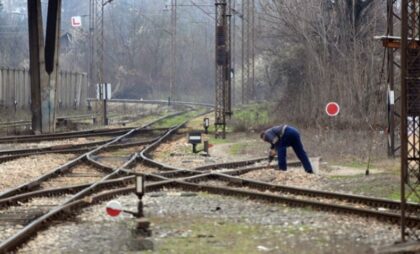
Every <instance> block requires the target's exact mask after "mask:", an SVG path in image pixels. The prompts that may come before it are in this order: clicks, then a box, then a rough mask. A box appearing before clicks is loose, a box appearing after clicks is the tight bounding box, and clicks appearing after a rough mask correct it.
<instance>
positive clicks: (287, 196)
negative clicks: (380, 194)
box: [0, 125, 420, 252]
mask: <svg viewBox="0 0 420 254" xmlns="http://www.w3.org/2000/svg"><path fill="white" fill-rule="evenodd" d="M181 126H182V125H179V126H177V127H176V128H172V129H170V130H168V131H167V132H166V133H165V134H164V135H162V136H160V137H159V138H156V139H155V140H153V141H151V142H149V143H148V144H147V145H146V144H145V145H144V149H141V150H139V151H138V152H137V153H134V155H132V156H131V157H130V158H128V159H127V160H126V161H125V162H124V164H123V165H122V166H121V167H116V165H114V164H108V163H106V161H104V160H101V159H100V158H101V156H102V157H106V152H104V147H102V148H101V149H99V150H96V151H95V152H94V153H88V154H86V155H85V157H84V158H85V159H84V161H85V162H86V163H87V164H89V165H92V166H94V167H95V168H99V169H101V171H102V172H104V173H105V175H104V176H103V177H102V178H101V180H100V181H96V182H95V183H93V184H92V183H84V184H78V185H71V186H66V187H59V186H55V187H54V188H49V189H45V190H36V188H24V190H25V191H21V192H14V193H8V194H7V195H1V194H0V197H1V199H0V209H7V208H8V207H11V206H14V205H16V204H21V203H23V202H30V201H31V200H32V199H34V198H41V197H45V196H57V195H60V196H63V195H65V194H71V195H72V196H71V198H68V199H66V200H65V201H64V202H61V205H58V206H56V207H54V208H53V209H50V210H49V211H48V212H47V213H44V214H43V215H42V216H40V217H38V218H37V219H36V220H33V221H32V222H31V223H29V224H28V225H27V226H25V227H24V228H23V229H21V230H20V232H19V233H17V234H16V235H14V236H13V237H10V238H8V239H7V240H5V241H3V242H2V243H1V244H0V252H3V251H9V250H13V249H15V248H16V247H17V246H19V245H20V244H22V242H24V241H26V240H27V239H28V238H29V237H30V236H31V235H32V234H33V233H35V232H36V231H37V230H40V229H41V228H43V227H45V226H47V225H48V222H50V221H52V220H54V219H57V218H60V216H63V215H65V216H66V217H68V216H69V215H72V214H74V213H77V212H78V211H80V209H82V208H84V207H87V206H90V205H93V204H98V203H100V202H102V201H104V200H109V199H112V198H113V197H115V196H118V195H124V194H129V193H132V192H134V187H133V186H130V185H133V183H134V179H135V177H134V175H143V176H145V178H146V181H147V182H146V191H147V192H150V191H156V190H162V189H168V188H175V189H182V190H186V191H204V192H208V193H213V194H219V195H229V196H240V197H245V198H249V199H254V200H261V201H266V202H272V203H283V204H288V205H291V206H297V207H311V208H313V209H320V210H324V211H328V212H334V213H344V214H353V215H358V216H366V217H372V218H376V219H378V220H382V221H386V222H389V223H398V222H399V220H400V215H399V206H400V203H399V202H397V201H392V200H387V199H380V198H374V197H365V196H358V195H348V194H342V193H334V192H325V191H317V190H310V189H302V188H295V187H290V186H282V185H274V184H269V183H265V182H261V181H255V180H252V179H245V178H242V177H241V175H243V174H246V173H248V172H251V171H255V170H261V169H266V168H267V166H265V165H261V162H264V160H266V159H265V158H256V159H252V160H245V161H237V162H230V163H220V164H213V165H204V166H200V167H196V168H194V169H183V168H177V167H173V166H171V165H166V164H163V163H160V162H157V161H155V160H153V159H152V158H151V153H152V152H153V151H154V150H155V149H156V147H157V146H159V144H161V143H162V142H164V141H166V140H167V139H168V138H169V137H170V135H171V134H172V133H174V132H175V131H176V130H177V129H179V128H180V127H181ZM109 147H110V144H109V146H108V148H109ZM99 151H101V152H99ZM131 152H133V151H131ZM127 153H128V154H130V152H127ZM126 155H127V154H126ZM98 158H99V159H98ZM139 164H140V165H141V166H140V167H139V168H138V169H136V170H135V168H136V165H139ZM291 164H294V165H297V164H299V163H297V162H292V163H291ZM34 186H37V185H36V184H35V185H34ZM27 187H31V186H27ZM20 190H22V189H20ZM98 191H100V192H99V193H98ZM407 209H409V210H410V211H413V212H416V213H417V214H418V213H419V211H420V206H419V205H418V204H410V205H409V206H408V207H407ZM407 222H408V223H409V224H411V225H413V226H415V227H418V228H420V217H411V218H408V219H407Z"/></svg>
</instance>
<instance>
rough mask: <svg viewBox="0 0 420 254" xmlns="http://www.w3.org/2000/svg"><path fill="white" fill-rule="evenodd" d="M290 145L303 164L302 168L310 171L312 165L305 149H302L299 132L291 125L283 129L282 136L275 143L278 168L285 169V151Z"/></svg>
mask: <svg viewBox="0 0 420 254" xmlns="http://www.w3.org/2000/svg"><path fill="white" fill-rule="evenodd" d="M289 146H291V147H292V148H293V150H294V151H295V153H296V155H297V157H298V158H299V160H300V161H301V162H302V164H303V168H304V169H305V171H306V172H308V173H312V172H313V170H312V165H311V162H310V161H309V158H308V155H306V152H305V150H304V149H303V145H302V141H301V140H300V134H299V132H298V130H296V129H295V128H293V127H290V126H287V128H286V130H285V131H284V134H283V137H282V138H281V139H280V142H278V143H277V145H276V148H277V156H278V160H279V169H280V170H287V162H286V151H287V147H289Z"/></svg>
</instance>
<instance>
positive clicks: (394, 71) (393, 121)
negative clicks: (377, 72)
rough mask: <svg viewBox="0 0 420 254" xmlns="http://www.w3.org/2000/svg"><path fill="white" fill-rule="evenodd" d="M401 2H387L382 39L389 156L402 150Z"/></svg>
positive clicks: (395, 0) (390, 0) (394, 0)
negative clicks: (385, 74)
mask: <svg viewBox="0 0 420 254" xmlns="http://www.w3.org/2000/svg"><path fill="white" fill-rule="evenodd" d="M398 4H399V1H397V0H387V34H386V36H384V37H382V38H381V39H382V41H383V43H384V47H386V49H387V76H388V77H387V82H388V156H391V157H393V156H395V155H396V154H397V152H398V150H399V149H400V126H399V125H400V121H401V119H400V114H401V113H400V112H401V100H400V73H401V69H400V63H399V62H397V60H398V59H400V39H399V38H398V39H396V38H397V37H396V35H397V33H396V32H395V31H398V30H399V29H400V27H401V15H400V13H399V10H400V9H399V7H398Z"/></svg>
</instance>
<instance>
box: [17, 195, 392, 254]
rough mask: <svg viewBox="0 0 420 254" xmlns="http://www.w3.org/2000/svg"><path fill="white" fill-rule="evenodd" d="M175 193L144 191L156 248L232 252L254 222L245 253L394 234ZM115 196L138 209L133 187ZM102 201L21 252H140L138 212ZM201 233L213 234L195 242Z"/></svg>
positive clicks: (352, 245)
mask: <svg viewBox="0 0 420 254" xmlns="http://www.w3.org/2000/svg"><path fill="white" fill-rule="evenodd" d="M177 194H179V193H177V192H171V191H169V194H166V195H165V194H163V193H152V194H149V195H146V196H145V197H144V199H143V200H144V204H145V212H146V216H147V217H149V218H151V220H152V222H153V224H152V230H153V240H154V243H155V251H156V253H214V252H213V251H212V250H213V249H212V248H216V247H218V253H231V252H230V251H231V250H235V248H242V247H240V246H239V245H238V243H236V242H233V243H232V245H231V246H229V247H226V245H230V242H231V241H233V240H232V239H236V238H237V237H238V238H240V237H241V235H246V234H247V233H249V232H254V231H255V230H262V231H261V232H262V233H261V234H258V235H257V234H254V233H252V234H251V235H252V239H251V243H250V244H249V246H248V245H247V249H246V253H372V252H373V250H374V249H375V248H377V247H379V246H382V245H384V244H390V243H392V242H393V241H394V240H396V239H398V236H399V230H398V227H396V226H392V225H388V224H384V223H381V222H378V221H376V220H374V219H369V220H368V219H365V218H359V217H354V216H346V215H335V214H331V213H325V212H317V211H313V210H310V209H296V208H289V207H286V206H283V205H274V204H268V203H262V202H254V201H250V200H247V199H237V198H230V197H221V196H214V195H208V194H198V195H196V196H190V195H188V196H180V195H177ZM117 200H119V201H120V202H121V203H122V204H123V206H124V207H125V208H126V209H129V210H135V206H136V200H137V198H136V196H135V195H128V196H123V197H118V198H117ZM104 206H105V204H102V205H97V206H94V207H90V208H87V209H85V210H84V213H83V214H81V215H79V216H77V218H75V219H74V220H73V221H69V222H65V223H61V224H60V225H56V226H54V227H52V228H50V229H48V230H46V231H43V232H41V233H39V234H38V235H37V237H36V238H35V239H34V240H32V241H30V242H29V243H28V244H27V245H26V246H24V248H22V249H21V250H20V251H19V253H130V252H131V253H138V252H135V251H136V248H137V247H136V246H137V245H136V239H135V236H134V235H133V234H132V233H131V229H132V228H133V227H134V225H135V219H133V218H131V217H130V216H129V215H123V216H121V217H119V218H110V217H108V216H107V215H106V214H105V210H104ZM185 218H188V221H185ZM203 221H204V222H205V223H209V224H210V225H213V224H214V227H216V228H217V230H216V231H212V229H211V228H208V229H207V230H209V232H210V231H211V235H205V234H204V235H203V234H202V232H201V231H200V229H199V228H197V227H199V226H200V225H199V224H198V223H196V222H201V223H203ZM234 225H237V226H241V230H235V227H234ZM232 227H233V228H232ZM225 230H230V231H229V232H230V234H231V237H230V238H231V239H224V240H220V239H219V235H220V234H224V231H225ZM232 230H233V231H232ZM248 231H249V232H248ZM200 232H201V233H200ZM264 232H265V233H264ZM207 234H209V233H207ZM203 238H204V240H205V239H206V238H209V239H213V241H210V240H207V241H205V242H206V243H202V242H201V244H200V245H199V246H195V245H194V243H195V242H198V241H200V240H201V239H203ZM171 241H177V242H182V243H183V242H185V241H187V242H189V243H190V244H191V245H190V246H189V248H187V247H186V246H184V245H182V244H179V245H178V246H177V247H173V246H172V245H169V243H170V242H171ZM202 244H204V245H202ZM194 246H195V247H194ZM223 246H225V247H223ZM191 248H193V251H195V252H191V250H192V249H191ZM194 248H196V249H194ZM242 250H243V249H242ZM235 253H236V252H235Z"/></svg>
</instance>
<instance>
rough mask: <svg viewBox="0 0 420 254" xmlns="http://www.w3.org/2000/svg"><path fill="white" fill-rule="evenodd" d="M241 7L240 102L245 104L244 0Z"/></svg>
mask: <svg viewBox="0 0 420 254" xmlns="http://www.w3.org/2000/svg"><path fill="white" fill-rule="evenodd" d="M241 8H242V22H241V35H242V36H241V37H242V38H241V103H242V104H245V97H246V96H245V94H246V91H245V90H246V86H245V47H246V45H245V25H246V21H245V10H246V4H245V0H242V3H241Z"/></svg>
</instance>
